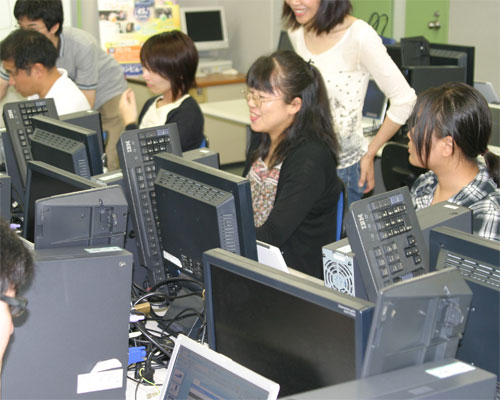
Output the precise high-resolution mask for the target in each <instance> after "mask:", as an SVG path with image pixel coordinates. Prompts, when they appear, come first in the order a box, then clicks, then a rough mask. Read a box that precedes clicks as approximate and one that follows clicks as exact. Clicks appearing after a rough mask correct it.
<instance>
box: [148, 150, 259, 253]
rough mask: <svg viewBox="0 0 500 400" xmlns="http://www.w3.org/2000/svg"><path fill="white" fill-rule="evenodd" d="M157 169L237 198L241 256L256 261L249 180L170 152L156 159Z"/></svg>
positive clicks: (159, 155) (161, 154)
mask: <svg viewBox="0 0 500 400" xmlns="http://www.w3.org/2000/svg"><path fill="white" fill-rule="evenodd" d="M154 162H155V169H156V170H157V171H158V170H160V169H164V170H166V171H170V172H173V173H175V174H178V175H181V176H185V177H188V178H190V179H192V180H195V181H198V182H200V183H202V184H206V185H209V186H212V187H214V188H217V189H219V190H222V191H225V192H229V193H231V195H232V196H233V197H234V200H235V207H236V217H237V223H238V235H239V248H240V252H241V255H242V256H244V257H247V258H250V259H252V260H257V244H256V235H255V225H254V219H253V208H252V192H251V189H250V181H249V180H248V179H247V178H243V177H241V176H238V175H234V174H231V173H228V172H225V171H221V170H218V169H215V168H212V167H209V166H207V165H203V164H200V163H197V162H194V161H189V160H186V159H183V158H182V157H178V156H176V155H173V154H169V153H165V152H164V153H160V154H157V155H156V156H154Z"/></svg>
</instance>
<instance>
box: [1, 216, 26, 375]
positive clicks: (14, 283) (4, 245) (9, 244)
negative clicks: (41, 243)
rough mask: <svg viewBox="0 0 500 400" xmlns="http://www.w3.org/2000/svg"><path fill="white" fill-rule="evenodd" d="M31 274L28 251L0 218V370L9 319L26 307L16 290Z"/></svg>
mask: <svg viewBox="0 0 500 400" xmlns="http://www.w3.org/2000/svg"><path fill="white" fill-rule="evenodd" d="M32 275H33V259H32V257H31V253H30V252H29V250H28V249H27V248H26V247H25V246H24V244H23V242H22V241H21V239H19V237H18V236H17V234H16V233H15V232H14V231H13V230H12V229H10V226H9V224H8V223H7V222H6V221H5V220H4V219H3V218H0V372H1V370H2V360H3V355H4V353H5V349H6V348H7V345H8V343H9V339H10V335H11V334H12V332H13V331H14V324H13V322H12V318H16V317H18V316H20V315H21V314H22V313H23V312H24V310H25V309H26V299H23V298H16V293H17V290H18V289H19V288H20V287H21V286H23V285H25V284H26V283H28V281H29V280H30V279H31V277H32ZM0 384H1V379H0Z"/></svg>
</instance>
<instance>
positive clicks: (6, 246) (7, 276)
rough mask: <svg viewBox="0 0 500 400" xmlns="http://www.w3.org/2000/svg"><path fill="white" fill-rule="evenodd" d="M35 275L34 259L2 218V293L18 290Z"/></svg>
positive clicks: (0, 273)
mask: <svg viewBox="0 0 500 400" xmlns="http://www.w3.org/2000/svg"><path fill="white" fill-rule="evenodd" d="M32 275H33V259H32V257H31V253H30V252H29V250H28V249H27V248H26V247H25V246H24V244H23V242H22V241H21V239H20V238H19V237H18V236H17V234H16V233H15V232H14V231H13V230H12V229H10V226H9V224H8V223H7V221H5V220H4V219H3V218H0V293H2V294H3V293H5V292H6V291H7V290H9V289H10V288H13V289H14V290H16V291H17V289H18V288H19V287H20V286H22V285H24V284H25V283H27V281H28V280H29V279H30V278H31V276H32Z"/></svg>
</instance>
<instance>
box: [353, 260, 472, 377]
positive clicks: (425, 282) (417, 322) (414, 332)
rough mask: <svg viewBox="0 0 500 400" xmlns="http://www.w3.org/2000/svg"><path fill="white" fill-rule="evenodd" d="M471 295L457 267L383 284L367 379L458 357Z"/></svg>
mask: <svg viewBox="0 0 500 400" xmlns="http://www.w3.org/2000/svg"><path fill="white" fill-rule="evenodd" d="M471 299H472V292H471V290H470V288H469V287H468V286H467V283H466V282H465V281H464V279H463V278H462V277H461V276H460V273H459V272H458V271H457V269H455V268H450V269H447V270H443V271H439V272H431V273H428V274H425V275H421V276H419V277H416V278H412V279H408V280H405V281H401V282H399V283H396V284H393V285H391V286H386V287H384V288H382V289H381V290H380V292H379V294H378V296H377V305H376V308H375V314H374V316H373V323H372V326H371V329H370V337H369V339H368V345H367V346H366V355H365V360H364V363H363V374H362V375H363V377H367V376H372V375H378V374H383V373H385V372H391V371H395V370H398V369H400V368H405V367H411V366H414V365H419V364H423V363H426V362H430V361H437V360H444V359H446V358H454V357H455V353H456V351H457V346H458V343H459V341H460V339H461V338H462V333H463V331H464V328H465V324H466V322H467V315H468V313H469V308H470V303H471Z"/></svg>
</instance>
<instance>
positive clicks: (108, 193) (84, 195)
mask: <svg viewBox="0 0 500 400" xmlns="http://www.w3.org/2000/svg"><path fill="white" fill-rule="evenodd" d="M127 215H128V203H127V199H126V198H125V195H124V193H123V190H122V188H121V187H120V186H119V185H113V186H106V187H102V188H95V189H89V190H83V191H78V192H73V193H65V194H60V195H56V196H51V197H48V198H43V199H39V200H36V202H35V214H34V216H35V221H34V231H35V234H34V241H33V242H34V244H35V249H36V250H38V249H47V248H54V247H57V248H59V247H96V246H100V247H103V246H118V247H123V246H124V242H125V234H126V233H127ZM62 221H64V223H62Z"/></svg>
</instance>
